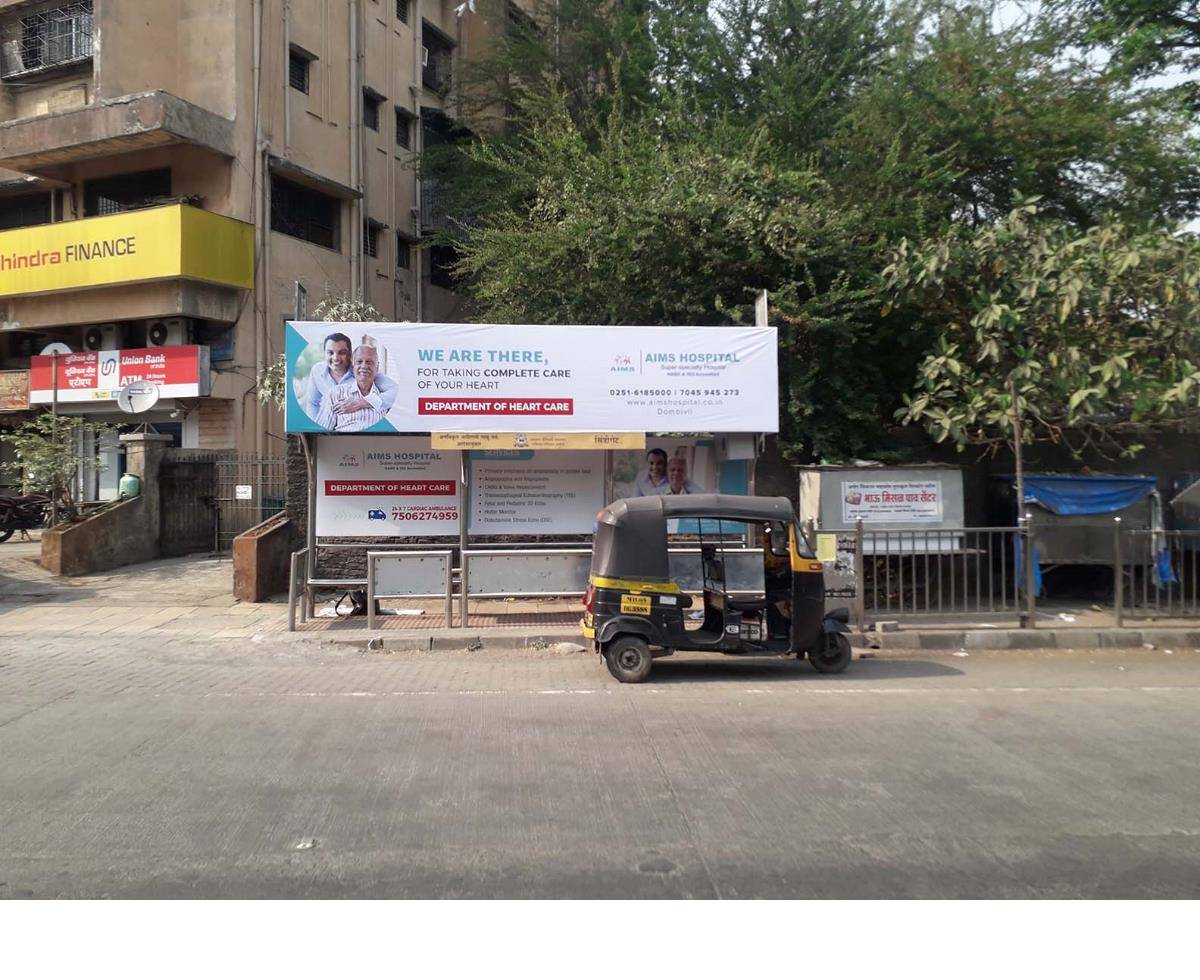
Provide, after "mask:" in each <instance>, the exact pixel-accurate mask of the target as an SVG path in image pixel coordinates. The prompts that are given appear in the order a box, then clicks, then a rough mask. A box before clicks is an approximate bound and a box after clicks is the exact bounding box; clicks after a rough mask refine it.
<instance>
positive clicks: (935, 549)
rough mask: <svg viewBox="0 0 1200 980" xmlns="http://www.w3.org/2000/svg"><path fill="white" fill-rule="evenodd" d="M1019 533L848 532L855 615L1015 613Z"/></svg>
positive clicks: (1018, 595) (989, 529)
mask: <svg viewBox="0 0 1200 980" xmlns="http://www.w3.org/2000/svg"><path fill="white" fill-rule="evenodd" d="M1022 533H1023V532H1022V531H1021V529H1019V528H1013V527H980V528H949V529H942V530H928V531H925V530H922V531H862V530H859V531H857V532H856V537H857V540H858V541H859V543H858V544H857V545H856V547H855V551H856V556H857V567H856V571H855V576H854V578H855V581H856V595H855V598H856V600H857V602H858V607H859V610H860V613H861V614H862V615H867V614H870V615H875V616H878V615H880V614H896V615H901V614H929V615H933V614H947V613H950V614H955V615H962V614H967V613H989V614H991V613H1013V614H1019V613H1020V612H1021V611H1022V602H1023V596H1022V590H1021V585H1022V583H1023V582H1024V574H1023V571H1022V569H1020V568H1019V563H1020V557H1021V555H1022V554H1023V552H1022V549H1021V545H1020V538H1021V535H1022Z"/></svg>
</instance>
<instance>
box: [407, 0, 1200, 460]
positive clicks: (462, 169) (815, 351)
mask: <svg viewBox="0 0 1200 980" xmlns="http://www.w3.org/2000/svg"><path fill="white" fill-rule="evenodd" d="M481 3H482V0H481ZM551 6H553V5H551ZM584 7H586V8H587V9H586V10H585V9H583V8H584ZM559 12H560V13H561V16H559V17H558V18H557V19H551V20H547V21H541V22H537V21H535V23H534V25H533V26H528V25H526V26H524V27H522V28H520V29H519V30H515V31H514V32H513V33H512V35H511V36H506V38H505V39H502V41H501V42H500V44H499V45H498V48H497V52H498V53H496V54H495V56H494V58H491V59H489V58H488V57H485V58H484V59H483V69H481V70H491V71H492V72H493V73H494V74H496V75H497V76H502V77H504V78H508V79H516V80H518V81H515V82H514V83H513V84H512V85H510V87H509V88H508V89H507V90H506V95H505V98H506V99H507V100H508V103H507V105H508V115H509V118H510V119H512V120H515V125H513V126H511V127H510V128H508V129H507V130H505V131H503V132H497V131H496V130H495V129H494V128H489V127H488V126H487V125H485V124H483V123H480V124H479V125H477V126H475V127H474V133H473V135H466V136H465V137H464V139H463V140H462V141H460V142H457V143H452V144H449V145H446V146H443V147H440V148H438V149H437V150H435V151H433V152H430V153H426V154H425V155H424V157H423V158H422V161H421V166H422V168H423V170H426V171H427V172H428V173H429V174H430V175H431V176H436V177H437V179H438V180H439V181H441V182H442V185H443V187H444V189H445V191H446V193H447V200H448V201H449V205H448V209H449V214H450V215H451V216H453V219H454V220H452V221H451V222H450V225H449V228H448V229H447V230H445V231H443V232H442V233H441V234H440V236H439V240H440V241H441V242H442V243H444V244H449V245H453V246H454V247H455V248H456V249H457V250H458V254H459V256H460V258H461V261H460V264H459V266H458V272H459V273H460V274H461V276H462V280H463V286H464V288H465V289H466V290H467V291H468V292H469V294H470V295H471V297H472V298H473V300H474V302H475V304H476V315H477V316H478V317H479V318H480V319H485V320H508V321H533V322H550V323H555V322H557V323H564V324H570V323H613V324H659V323H688V322H690V323H702V324H714V323H737V322H746V321H748V320H749V319H750V318H751V316H752V312H751V310H752V303H753V297H754V295H755V293H756V291H757V290H759V289H767V290H769V291H770V293H771V297H772V313H771V315H772V318H773V322H775V323H777V324H778V325H779V327H780V380H781V406H780V407H781V413H780V415H781V419H782V420H783V432H782V433H781V442H782V444H783V445H784V448H785V451H786V452H787V453H788V454H789V455H790V456H792V457H793V458H798V459H805V460H810V459H815V458H822V457H824V458H830V459H839V458H842V459H844V458H847V457H850V456H855V455H862V454H865V453H869V452H875V451H877V450H878V449H879V448H880V447H881V446H882V445H884V444H885V442H886V438H887V436H886V430H887V428H888V427H889V426H891V425H893V424H894V412H895V409H896V407H897V406H898V405H899V404H901V397H902V395H903V393H904V392H905V391H906V390H907V389H908V387H909V385H910V379H911V378H912V377H913V375H914V373H915V371H916V368H917V366H918V365H919V364H920V363H921V360H922V358H923V357H924V355H925V354H926V353H927V352H928V350H929V349H930V347H931V345H933V344H934V343H935V341H936V335H937V330H936V326H935V325H934V324H933V323H932V322H931V321H930V320H928V319H927V318H925V317H924V316H922V314H921V311H920V310H919V309H917V308H915V307H914V306H912V305H911V304H904V305H901V306H899V307H897V308H896V309H895V310H894V311H893V312H892V314H891V315H890V316H888V317H886V318H884V317H882V316H881V315H880V309H881V308H882V306H883V305H884V303H885V301H886V298H887V294H886V288H885V283H884V280H883V278H882V275H881V273H882V272H883V270H884V268H885V267H886V266H887V265H888V263H889V257H890V255H891V253H892V251H893V250H894V248H895V247H896V246H897V244H898V243H899V242H900V241H901V240H902V239H905V238H907V239H908V240H909V241H919V240H922V239H925V238H931V239H938V238H939V237H940V236H943V235H945V234H947V232H948V231H949V230H951V229H953V228H955V227H959V226H962V227H964V228H984V227H987V226H989V225H990V224H992V223H994V222H996V221H998V220H1000V219H1002V218H1003V216H1004V215H1005V214H1006V213H1007V212H1008V211H1009V209H1011V207H1012V206H1013V204H1014V202H1015V201H1017V200H1020V199H1022V196H1023V195H1037V196H1040V198H1041V199H1042V201H1043V207H1044V208H1045V209H1046V210H1047V212H1048V213H1050V214H1053V215H1054V216H1055V217H1057V218H1059V219H1061V220H1062V221H1064V222H1066V223H1067V224H1068V225H1070V226H1071V227H1074V228H1076V229H1077V230H1079V231H1083V230H1085V229H1087V228H1088V227H1090V226H1092V225H1094V224H1096V223H1097V222H1099V221H1101V220H1102V219H1103V217H1104V216H1105V215H1107V214H1117V215H1119V216H1120V217H1121V218H1122V219H1123V220H1124V221H1126V222H1128V223H1129V224H1131V225H1134V226H1140V225H1141V224H1145V223H1147V222H1151V221H1155V220H1158V221H1162V220H1176V219H1183V218H1187V217H1190V216H1191V215H1192V214H1194V213H1195V212H1196V210H1197V207H1198V206H1200V168H1198V166H1197V160H1198V159H1200V154H1197V152H1196V142H1195V139H1194V138H1193V136H1192V134H1191V133H1190V132H1189V130H1188V125H1189V123H1190V120H1189V119H1187V118H1186V117H1185V116H1183V115H1181V114H1180V113H1179V112H1178V111H1177V110H1176V108H1175V107H1173V104H1172V103H1171V101H1170V100H1169V99H1167V98H1166V97H1162V96H1159V95H1156V94H1154V93H1140V92H1132V91H1130V90H1129V89H1128V88H1127V87H1126V86H1124V85H1123V83H1122V82H1121V81H1120V80H1119V79H1116V78H1114V77H1113V76H1111V75H1106V74H1104V73H1103V72H1099V71H1097V70H1095V69H1093V68H1091V67H1089V65H1088V64H1087V63H1085V62H1080V61H1079V60H1078V59H1072V58H1071V57H1070V56H1069V52H1068V51H1067V49H1066V44H1067V38H1065V36H1063V35H1062V34H1061V30H1059V31H1058V33H1056V30H1057V28H1056V25H1055V23H1053V22H1051V21H1049V20H1046V19H1037V18H1034V19H1032V20H1030V21H1027V22H1023V23H1020V24H1017V25H1015V26H1013V27H1011V28H1006V29H1003V30H997V29H996V28H995V27H994V26H993V20H992V18H991V16H990V8H988V7H986V6H984V7H973V6H969V5H959V6H957V7H952V6H949V5H937V4H926V3H924V2H923V0H913V2H904V0H902V2H899V3H894V4H883V3H880V2H876V0H717V2H712V3H708V2H701V0H644V2H641V3H633V2H623V3H616V4H611V5H609V4H591V5H586V4H584V5H580V4H578V3H575V2H571V3H567V2H564V3H563V4H562V6H561V8H560V10H559ZM551 13H552V12H551ZM549 15H550V14H548V16H549ZM538 23H540V25H541V26H540V27H539V26H538ZM563 50H570V51H571V52H572V59H574V60H572V59H564V58H562V57H560V52H561V51H563ZM521 51H524V52H527V53H529V58H528V59H527V61H526V62H524V63H523V62H522V61H521V60H520V59H519V58H517V57H516V55H517V53H518V52H521ZM536 52H540V54H536V56H535V53H536Z"/></svg>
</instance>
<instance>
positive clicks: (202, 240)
mask: <svg viewBox="0 0 1200 980" xmlns="http://www.w3.org/2000/svg"><path fill="white" fill-rule="evenodd" d="M177 278H184V279H198V280H202V281H204V282H215V283H221V284H222V285H227V286H237V287H240V288H242V289H250V288H251V287H252V286H253V285H254V226H253V225H249V224H246V223H245V222H243V221H236V220H234V219H233V218H227V217H225V216H224V215H221V214H214V213H213V212H211V211H204V210H202V209H200V208H193V207H189V206H187V205H183V204H173V205H168V206H166V207H161V208H146V209H145V210H141V211H125V212H122V213H120V214H111V215H104V216H102V217H96V218H83V219H81V220H79V221H56V222H53V223H52V224H45V225H30V226H28V227H25V228H14V229H11V230H9V231H0V296H21V295H27V294H30V293H48V292H59V291H60V290H64V289H84V288H88V287H93V286H110V285H113V284H116V283H125V282H147V281H151V280H158V279H177Z"/></svg>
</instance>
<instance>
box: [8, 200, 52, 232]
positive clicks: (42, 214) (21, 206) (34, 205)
mask: <svg viewBox="0 0 1200 980" xmlns="http://www.w3.org/2000/svg"><path fill="white" fill-rule="evenodd" d="M49 223H50V195H49V194H29V195H23V196H21V197H9V198H5V199H3V200H0V228H27V227H29V226H31V225H46V224H49Z"/></svg>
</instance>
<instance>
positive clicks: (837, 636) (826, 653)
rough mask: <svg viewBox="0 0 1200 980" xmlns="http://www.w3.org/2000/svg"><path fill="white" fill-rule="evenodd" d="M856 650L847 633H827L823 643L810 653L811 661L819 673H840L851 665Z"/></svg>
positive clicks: (809, 658)
mask: <svg viewBox="0 0 1200 980" xmlns="http://www.w3.org/2000/svg"><path fill="white" fill-rule="evenodd" d="M853 656H854V651H853V650H852V649H851V647H850V637H848V636H847V635H846V634H845V633H826V634H825V636H824V637H823V638H822V640H821V645H820V646H819V647H818V648H817V649H816V650H814V651H813V652H812V653H810V654H809V655H808V660H809V663H811V664H812V665H813V670H815V671H816V672H817V673H818V674H840V673H841V672H842V671H843V670H845V669H846V668H847V667H849V666H850V660H851V658H852V657H853Z"/></svg>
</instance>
